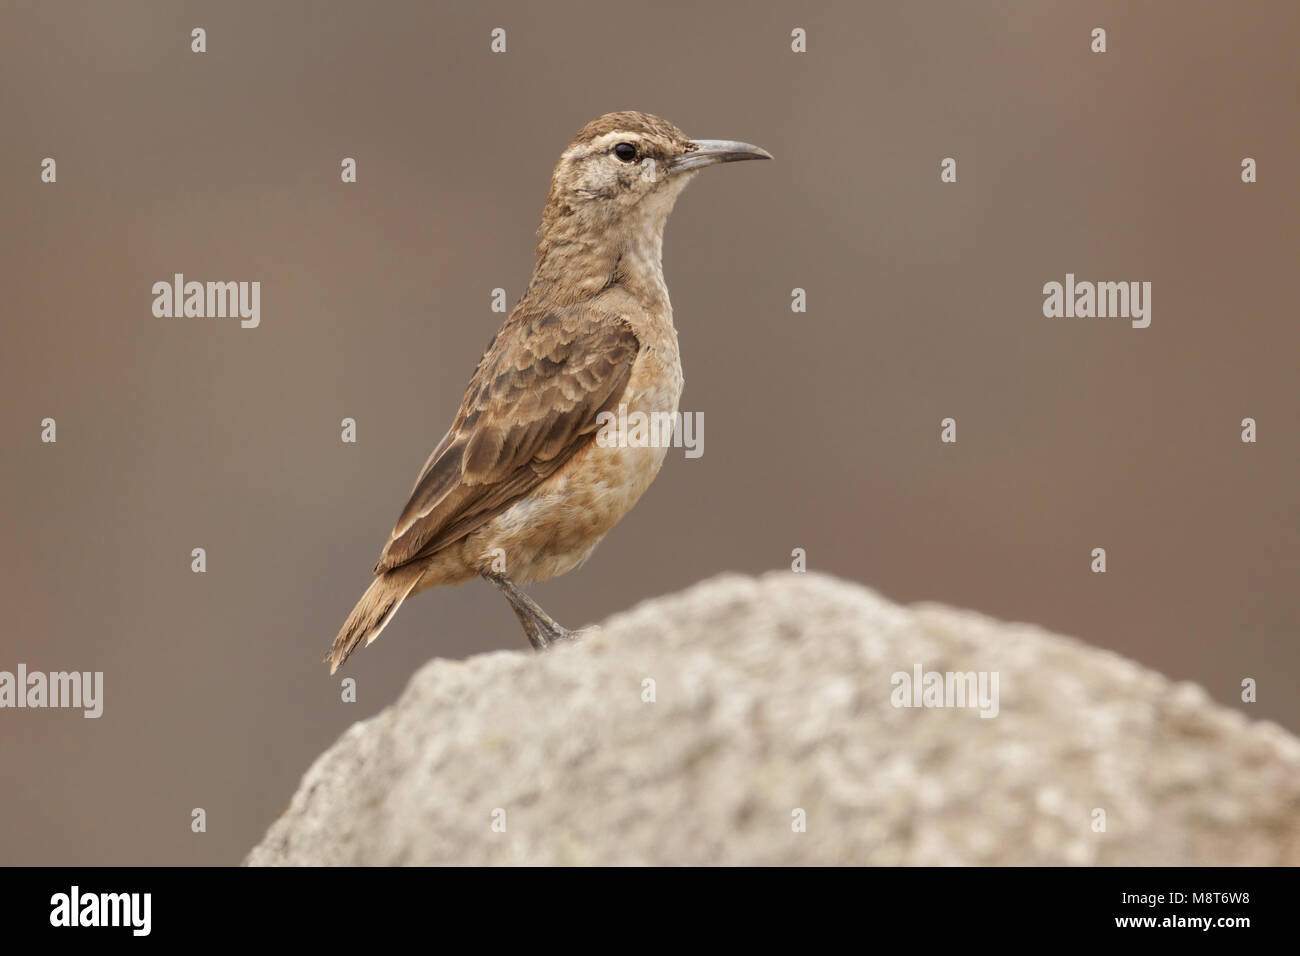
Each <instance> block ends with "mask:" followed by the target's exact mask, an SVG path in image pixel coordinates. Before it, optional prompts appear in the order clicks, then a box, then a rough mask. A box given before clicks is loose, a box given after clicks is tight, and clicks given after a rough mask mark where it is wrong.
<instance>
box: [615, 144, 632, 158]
mask: <svg viewBox="0 0 1300 956" xmlns="http://www.w3.org/2000/svg"><path fill="white" fill-rule="evenodd" d="M614 155H615V156H617V157H618V158H619V159H621V160H622V161H623V162H625V163H630V162H632V160H634V159H636V147H635V146H633V145H632V144H631V143H619V144H618V145H617V146H615V147H614Z"/></svg>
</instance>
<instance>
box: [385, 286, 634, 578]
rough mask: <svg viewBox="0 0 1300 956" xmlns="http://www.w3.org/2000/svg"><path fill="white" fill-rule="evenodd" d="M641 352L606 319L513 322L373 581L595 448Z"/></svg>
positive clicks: (624, 330)
mask: <svg viewBox="0 0 1300 956" xmlns="http://www.w3.org/2000/svg"><path fill="white" fill-rule="evenodd" d="M640 348H641V343H640V342H639V341H638V339H637V337H636V335H635V334H634V333H633V332H632V329H631V327H630V326H629V325H628V324H627V323H626V322H625V321H624V320H622V319H621V318H618V317H616V316H612V315H609V314H600V313H596V312H593V311H591V310H589V309H571V310H551V311H547V312H539V313H534V314H529V313H525V314H522V315H520V314H515V315H512V316H511V317H510V319H509V320H508V321H507V322H506V324H505V325H504V326H503V327H502V329H501V331H500V332H498V333H497V336H496V338H495V339H493V340H492V344H491V345H489V346H488V349H487V351H486V352H485V353H483V358H482V359H481V360H480V361H479V364H478V369H477V370H476V371H475V373H474V377H473V378H472V379H470V383H469V387H468V388H467V389H466V391H465V397H464V399H463V400H462V401H461V405H460V411H459V412H457V413H456V419H455V421H454V422H453V423H452V426H451V429H450V430H449V431H448V432H447V434H446V436H445V437H444V438H443V439H442V441H441V442H439V444H438V447H437V449H435V450H434V453H433V455H431V456H430V458H429V461H428V463H427V464H426V465H425V466H424V470H423V471H422V472H421V473H420V477H419V479H418V480H417V481H416V483H415V488H414V490H413V491H412V492H411V498H410V500H409V501H408V502H407V503H406V507H405V508H403V509H402V514H401V517H400V518H398V519H397V525H396V527H394V528H393V533H392V535H391V536H390V538H389V539H388V544H387V546H386V547H385V548H384V553H383V554H382V555H381V556H380V558H379V563H378V564H377V565H376V566H375V573H376V574H378V573H381V572H383V571H388V570H391V569H392V568H395V567H398V566H400V565H403V564H406V563H407V562H410V561H413V560H416V559H418V558H423V557H427V556H428V555H430V554H433V553H434V552H435V551H438V550H439V549H441V548H443V547H445V546H446V545H448V544H450V543H451V542H453V541H456V540H459V539H460V538H463V537H464V536H465V535H467V534H469V533H470V532H471V531H473V530H474V529H475V528H477V527H479V526H480V525H482V524H483V523H484V522H486V521H488V520H489V519H491V518H493V517H495V516H496V515H498V514H500V513H501V512H502V511H504V510H505V509H506V508H508V507H510V505H512V504H513V503H514V502H516V501H518V500H519V499H520V498H522V497H523V496H524V495H526V494H528V492H529V491H531V490H532V489H533V488H534V487H536V486H537V485H538V484H539V483H540V482H542V481H543V480H544V479H545V478H547V477H548V476H549V475H551V474H552V473H554V472H555V471H556V470H557V469H558V468H559V467H560V466H561V465H563V464H564V463H565V462H566V461H568V460H569V459H570V458H571V457H572V456H573V455H574V454H575V453H576V452H577V451H578V450H579V449H580V448H582V447H583V445H585V444H586V443H587V442H589V441H592V440H594V439H593V436H594V433H595V432H596V430H597V428H598V425H597V422H596V417H597V415H599V414H600V413H601V412H603V411H611V410H613V409H615V408H617V407H618V402H619V399H620V398H622V396H623V392H624V390H625V389H626V388H627V383H628V379H629V378H630V377H631V375H632V365H633V363H634V362H635V361H636V356H637V353H638V352H639V351H640Z"/></svg>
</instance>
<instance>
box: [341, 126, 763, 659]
mask: <svg viewBox="0 0 1300 956" xmlns="http://www.w3.org/2000/svg"><path fill="white" fill-rule="evenodd" d="M771 158H772V155H771V154H770V153H768V152H767V151H766V150H764V149H761V148H759V147H757V146H753V145H751V144H749V143H743V142H738V141H735V140H713V139H692V138H690V137H688V136H687V135H686V134H684V133H683V132H682V131H681V130H679V129H678V128H677V127H676V126H674V125H673V124H671V123H669V122H667V121H666V120H663V119H660V118H659V117H657V116H654V115H651V114H649V113H643V112H638V111H634V110H624V111H620V112H615V113H607V114H605V115H603V116H600V117H598V118H597V119H594V120H592V121H591V122H590V123H588V124H587V125H586V126H584V127H583V128H582V129H581V130H579V132H578V134H577V136H575V137H574V139H573V141H572V142H571V143H570V144H569V146H568V148H566V149H565V150H564V152H563V153H562V154H561V156H560V159H559V161H558V162H557V163H556V165H555V169H554V171H553V173H552V175H551V185H550V191H549V193H548V195H547V199H546V205H545V208H544V210H543V212H542V222H541V226H540V227H539V228H538V230H537V237H538V243H537V248H536V255H537V261H536V265H535V266H534V269H533V274H532V278H531V280H530V281H529V284H528V287H527V289H526V291H525V292H524V294H523V296H522V297H521V298H520V300H519V302H518V304H517V305H516V306H515V307H514V309H513V310H511V312H510V313H509V315H507V317H506V319H505V322H504V323H503V324H502V326H501V328H500V330H499V331H498V332H497V333H496V336H495V337H494V338H493V339H492V341H491V343H489V345H488V347H487V349H486V351H485V352H484V353H483V357H482V358H481V359H480V360H479V363H478V366H477V368H476V369H475V371H474V374H473V376H472V377H471V378H470V381H469V385H468V386H467V388H466V390H465V395H464V398H463V399H462V400H461V403H460V408H459V409H458V410H457V412H456V415H455V417H454V419H453V420H452V423H451V427H450V428H448V429H447V433H446V434H445V435H444V436H443V437H442V440H441V441H439V442H438V444H437V446H436V447H435V448H434V450H433V453H432V454H431V455H430V456H429V459H428V461H427V462H426V463H425V465H424V467H423V468H422V469H421V470H420V473H419V477H418V478H417V479H416V481H415V486H414V487H413V488H412V490H411V494H410V497H409V498H408V500H407V502H406V505H405V507H404V508H403V509H402V511H401V514H400V515H399V516H398V519H397V522H396V524H395V525H394V527H393V530H392V533H391V534H390V535H389V537H388V542H387V543H386V544H385V545H384V548H383V551H382V553H381V554H380V557H379V561H378V562H377V563H376V564H375V567H374V571H373V574H374V579H373V580H372V581H371V583H370V586H369V587H368V588H367V589H366V591H365V593H364V594H363V595H362V596H361V599H360V600H359V601H358V602H357V604H356V606H355V607H354V608H353V610H352V613H351V614H349V615H348V617H347V620H346V621H345V622H344V624H343V626H342V628H341V629H340V630H339V632H338V636H337V637H335V639H334V643H333V645H332V646H331V648H330V652H329V654H327V655H326V657H325V661H326V662H327V663H328V664H329V665H330V673H331V674H333V673H334V672H335V671H337V670H338V668H339V666H340V665H342V664H343V663H344V662H346V661H347V659H348V657H349V656H350V655H351V654H352V653H353V651H355V650H356V649H357V647H358V646H360V644H361V643H362V642H363V641H364V642H365V643H366V644H370V643H372V642H373V641H374V640H375V639H376V638H377V637H379V635H380V633H381V632H382V631H383V630H384V628H385V627H386V626H387V625H388V623H389V622H390V621H391V620H392V619H393V615H394V614H396V612H397V610H398V608H400V607H401V605H402V603H403V602H404V601H406V600H407V599H408V598H410V597H412V596H413V595H415V594H418V593H420V592H422V591H425V590H428V589H429V588H431V587H434V586H437V585H454V584H462V583H465V582H467V581H471V580H474V579H476V578H480V577H481V578H485V579H487V580H488V581H490V582H491V583H492V584H493V585H495V586H496V587H497V588H498V589H499V590H500V591H501V592H502V594H504V595H505V597H506V599H507V601H509V603H510V606H511V608H512V609H513V610H514V613H515V616H516V617H517V618H518V619H519V623H520V625H521V626H522V627H523V630H524V635H525V637H526V638H527V639H528V642H529V644H530V645H531V646H532V647H533V648H535V649H536V650H539V651H540V650H545V649H547V648H549V647H550V646H552V645H553V644H554V643H555V642H557V641H566V640H572V639H575V638H576V637H578V636H579V635H580V634H581V633H582V632H580V631H569V630H568V629H566V628H564V627H562V626H561V625H560V624H558V623H557V622H556V621H555V620H554V619H553V618H551V616H550V615H548V614H547V613H546V612H545V611H544V610H542V608H541V606H540V605H538V604H537V602H536V601H535V600H533V598H532V597H530V596H529V595H528V594H526V593H525V592H524V591H523V590H522V589H521V588H520V585H521V584H530V583H535V582H540V581H546V580H549V579H551V578H554V577H556V576H558V575H561V574H564V573H566V572H568V571H570V570H573V569H574V568H576V567H578V566H580V565H581V564H582V563H583V562H585V561H586V560H587V558H588V557H589V556H590V555H591V553H592V551H593V550H594V549H595V548H596V545H597V544H598V543H599V542H600V540H601V539H602V538H603V537H604V536H605V535H606V534H607V533H608V532H609V531H610V530H611V529H612V528H613V527H614V525H615V524H617V523H618V521H619V520H621V519H622V518H623V516H624V515H625V514H627V512H628V511H629V510H630V509H631V508H632V506H633V505H635V504H636V502H637V500H638V499H639V498H640V497H641V495H642V493H643V492H645V490H646V489H647V488H648V487H649V485H650V483H651V482H652V481H653V480H654V478H655V476H656V475H657V474H658V472H659V469H660V466H661V465H662V464H663V460H664V456H665V454H666V451H667V449H666V443H665V442H664V441H659V442H657V443H655V445H656V447H632V444H633V443H631V442H607V441H597V432H598V429H599V427H600V422H601V421H608V418H604V419H602V417H601V416H602V413H606V414H618V413H619V412H622V411H626V412H627V413H628V414H631V413H633V412H638V411H639V412H643V413H645V414H646V415H651V414H653V413H656V412H658V413H667V414H669V415H671V416H674V417H675V415H676V413H677V411H678V403H679V401H680V399H681V393H682V386H683V378H682V366H681V357H680V354H679V352H678V345H677V332H676V328H675V327H674V325H673V313H672V306H671V304H670V303H669V299H668V288H667V286H666V285H665V283H664V274H663V234H664V226H665V224H666V223H667V221H668V216H669V214H670V213H671V212H672V209H673V206H674V204H675V203H676V201H677V198H678V196H679V195H680V194H681V192H682V190H683V189H684V188H685V186H686V184H687V183H688V182H689V181H690V180H691V179H693V178H694V177H695V175H696V174H697V173H699V172H700V171H701V170H703V169H705V168H707V167H710V166H716V165H721V164H725V163H733V162H738V161H741V160H755V159H771ZM637 444H638V445H639V444H641V443H637Z"/></svg>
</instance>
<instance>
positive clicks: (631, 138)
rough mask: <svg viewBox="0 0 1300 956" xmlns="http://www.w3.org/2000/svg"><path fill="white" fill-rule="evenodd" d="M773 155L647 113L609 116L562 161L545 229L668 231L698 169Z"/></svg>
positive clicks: (589, 128) (587, 129)
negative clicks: (693, 133) (695, 133)
mask: <svg viewBox="0 0 1300 956" xmlns="http://www.w3.org/2000/svg"><path fill="white" fill-rule="evenodd" d="M771 158H772V157H771V155H770V154H769V153H768V152H767V151H766V150H763V149H759V148H758V147H757V146H751V145H750V144H749V143H739V142H734V141H732V140H720V139H694V140H693V139H691V138H690V137H689V136H687V135H686V134H685V133H683V132H682V131H681V130H679V129H678V128H677V127H676V126H674V125H673V124H672V123H669V122H667V121H666V120H662V119H660V118H659V117H657V116H651V115H650V114H649V113H639V112H636V111H633V110H627V111H624V112H620V113H606V114H605V115H604V116H602V117H600V118H599V119H594V120H592V121H591V122H590V123H588V124H587V125H586V126H584V127H583V128H582V129H581V130H580V131H579V132H578V135H577V136H576V137H574V140H573V142H572V143H570V144H569V148H568V149H566V150H565V151H564V155H562V156H561V157H560V161H559V162H558V163H557V164H556V166H555V172H554V174H553V175H552V177H551V192H550V196H549V197H548V199H547V203H546V212H545V213H544V215H543V218H542V228H541V232H542V234H543V236H545V234H546V233H547V232H548V231H549V230H550V229H551V228H562V229H564V231H566V232H568V231H571V230H572V229H573V227H574V226H577V227H579V228H581V229H596V230H603V229H610V228H615V227H618V226H619V225H627V226H632V227H649V228H654V227H658V229H659V230H660V231H662V229H663V223H664V221H665V220H666V219H667V217H668V213H669V212H671V211H672V207H673V203H674V202H675V201H676V199H677V196H678V194H679V193H681V191H682V188H683V187H684V186H685V185H686V183H687V182H688V181H689V180H690V179H691V178H692V177H693V176H694V175H695V173H697V172H699V171H700V170H701V169H704V168H705V167H706V166H714V165H717V164H719V163H732V162H737V161H739V160H745V159H771Z"/></svg>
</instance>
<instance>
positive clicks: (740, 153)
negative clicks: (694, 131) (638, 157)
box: [668, 139, 772, 176]
mask: <svg viewBox="0 0 1300 956" xmlns="http://www.w3.org/2000/svg"><path fill="white" fill-rule="evenodd" d="M690 145H691V146H694V147H695V148H694V149H691V150H690V151H689V152H686V153H682V154H681V155H680V156H675V157H673V159H672V161H671V162H670V163H669V164H668V173H669V175H672V176H675V175H677V174H678V173H689V172H692V171H693V170H696V169H703V168H704V167H705V166H716V165H717V164H718V163H738V162H740V161H741V160H742V159H771V158H772V154H771V153H769V152H768V151H767V150H765V149H760V148H759V147H757V146H752V145H750V144H749V143H738V142H736V141H735V140H732V139H697V140H695V141H694V142H693V143H691V144H690ZM688 149H689V147H688Z"/></svg>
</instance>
